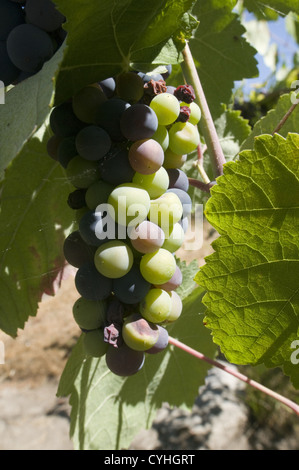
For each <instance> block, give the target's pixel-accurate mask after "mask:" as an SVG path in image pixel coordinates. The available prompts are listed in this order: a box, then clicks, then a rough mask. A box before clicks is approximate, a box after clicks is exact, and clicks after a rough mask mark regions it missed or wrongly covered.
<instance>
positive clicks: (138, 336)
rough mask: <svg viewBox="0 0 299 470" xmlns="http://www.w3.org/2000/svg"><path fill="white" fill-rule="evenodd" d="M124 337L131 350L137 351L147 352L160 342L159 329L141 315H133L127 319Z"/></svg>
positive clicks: (123, 328) (124, 326) (124, 325)
mask: <svg viewBox="0 0 299 470" xmlns="http://www.w3.org/2000/svg"><path fill="white" fill-rule="evenodd" d="M122 337H123V340H124V342H125V343H126V345H127V346H129V348H131V349H133V350H135V351H146V350H147V349H150V348H151V347H152V346H154V344H155V343H156V342H157V341H158V338H159V330H158V327H157V326H156V325H154V324H152V323H149V322H148V321H147V320H146V319H145V318H143V317H142V316H141V315H139V314H136V313H132V314H131V315H129V316H128V317H126V318H125V320H124V324H123V327H122Z"/></svg>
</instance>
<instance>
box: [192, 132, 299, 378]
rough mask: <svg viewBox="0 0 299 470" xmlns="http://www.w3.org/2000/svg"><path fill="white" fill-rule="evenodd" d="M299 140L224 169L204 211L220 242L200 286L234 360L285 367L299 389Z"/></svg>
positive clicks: (267, 140) (277, 142)
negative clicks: (298, 354)
mask: <svg viewBox="0 0 299 470" xmlns="http://www.w3.org/2000/svg"><path fill="white" fill-rule="evenodd" d="M298 176H299V135H298V134H289V135H288V136H287V138H286V139H285V138H283V137H282V136H280V135H278V134H276V135H275V136H274V137H272V136H270V135H262V136H260V137H257V138H256V140H255V146H254V150H248V151H243V152H242V153H241V154H240V157H239V160H238V161H236V162H229V163H227V164H226V165H225V167H224V175H223V176H221V177H219V178H218V179H217V185H216V186H214V187H213V189H212V196H211V198H210V200H209V201H208V203H207V205H206V216H207V219H208V220H209V222H210V223H211V224H212V225H213V226H214V227H215V228H216V230H217V231H218V233H219V234H220V237H219V238H218V239H217V240H216V241H215V242H214V243H213V248H214V250H215V252H214V253H213V254H212V255H210V256H208V257H207V258H206V264H205V266H203V267H202V268H201V269H200V271H199V273H198V275H197V276H196V279H195V280H196V282H197V283H198V284H199V285H200V286H202V287H204V288H205V289H206V290H207V293H206V295H205V297H204V299H203V302H204V304H205V305H206V306H207V308H208V310H207V314H206V319H205V321H206V325H207V327H208V328H209V329H211V330H212V333H213V338H214V341H215V342H216V343H217V344H218V345H219V346H220V347H221V350H222V352H223V353H224V354H225V355H226V357H227V358H228V360H229V361H231V362H233V363H237V364H252V365H256V364H259V363H264V364H265V365H266V366H267V367H276V366H282V367H283V368H284V371H285V373H286V374H287V375H289V376H290V377H291V379H292V381H293V383H294V386H296V387H299V369H298V366H297V365H295V364H293V363H292V361H291V354H292V352H293V351H292V349H291V344H292V342H293V341H294V340H296V339H298V335H299V288H298V287H299V286H298V278H299V236H298V233H299V204H298V203H299V178H298Z"/></svg>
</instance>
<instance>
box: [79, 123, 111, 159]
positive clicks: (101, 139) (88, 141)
mask: <svg viewBox="0 0 299 470" xmlns="http://www.w3.org/2000/svg"><path fill="white" fill-rule="evenodd" d="M110 147H111V139H110V136H109V134H108V133H107V132H106V131H105V130H104V129H102V128H101V127H98V126H94V125H91V126H86V127H84V128H83V129H82V130H81V131H80V132H79V133H78V134H77V136H76V148H77V152H78V154H79V155H80V156H81V157H83V158H85V159H86V160H92V161H96V160H100V159H101V158H103V157H104V156H105V155H106V154H107V153H108V152H109V150H110Z"/></svg>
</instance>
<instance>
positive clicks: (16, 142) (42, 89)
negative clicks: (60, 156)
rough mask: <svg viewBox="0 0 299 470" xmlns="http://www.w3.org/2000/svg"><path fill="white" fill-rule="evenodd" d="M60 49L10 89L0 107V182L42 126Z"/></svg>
mask: <svg viewBox="0 0 299 470" xmlns="http://www.w3.org/2000/svg"><path fill="white" fill-rule="evenodd" d="M63 53H64V45H62V46H61V47H60V48H59V50H58V51H57V52H56V54H55V55H54V56H53V57H52V59H51V60H49V61H48V62H46V63H45V65H44V66H43V68H42V70H41V71H40V72H38V73H37V74H35V75H34V76H32V77H30V78H28V79H27V80H24V81H23V82H21V83H19V84H18V85H17V86H15V87H14V88H11V89H10V90H9V91H8V92H7V93H6V96H5V105H4V106H0V122H1V126H0V148H1V154H0V179H1V178H3V176H4V170H5V168H7V166H8V165H9V163H10V162H11V161H12V160H13V159H14V157H15V156H16V155H17V154H18V153H19V152H20V151H21V149H22V147H23V146H24V145H25V144H26V142H27V141H28V139H29V138H30V137H31V136H32V135H33V134H34V133H35V132H36V131H37V129H38V128H39V127H40V126H41V125H42V124H43V123H44V121H45V119H46V117H47V115H48V114H49V107H50V104H51V102H52V99H53V93H54V78H55V73H56V71H57V68H58V66H59V64H60V62H61V60H62V57H63Z"/></svg>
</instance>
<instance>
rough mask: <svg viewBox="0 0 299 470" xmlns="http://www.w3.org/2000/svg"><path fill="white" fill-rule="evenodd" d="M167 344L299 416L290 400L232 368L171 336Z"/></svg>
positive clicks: (295, 405)
mask: <svg viewBox="0 0 299 470" xmlns="http://www.w3.org/2000/svg"><path fill="white" fill-rule="evenodd" d="M168 342H169V344H172V345H173V346H176V347H178V348H180V349H182V350H183V351H185V352H186V353H188V354H191V355H192V356H194V357H196V358H197V359H200V360H201V361H204V362H207V363H208V364H210V365H211V366H214V367H218V369H221V370H223V371H224V372H227V373H228V374H230V375H233V376H234V377H236V378H237V379H239V380H241V381H242V382H245V383H246V384H248V385H251V386H252V387H254V388H255V389H256V390H259V391H260V392H263V393H265V394H266V395H268V396H269V397H272V398H274V399H275V400H277V401H279V402H280V403H282V404H283V405H285V406H287V407H288V408H290V409H291V410H292V411H294V412H295V414H296V415H297V416H299V405H297V404H296V403H294V402H293V401H292V400H289V399H288V398H286V397H284V396H282V395H280V394H279V393H276V392H274V391H273V390H271V389H269V388H267V387H265V386H264V385H262V384H260V383H258V382H256V381H255V380H251V379H250V378H248V377H247V376H246V375H244V374H242V373H241V372H239V371H237V370H234V369H233V368H231V367H229V366H228V365H225V364H223V363H221V362H218V361H216V360H214V359H211V358H209V357H206V356H205V355H204V354H202V353H201V352H199V351H196V350H195V349H193V348H190V347H189V346H187V345H186V344H184V343H182V342H181V341H178V340H177V339H175V338H172V337H171V336H170V337H169V338H168Z"/></svg>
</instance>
